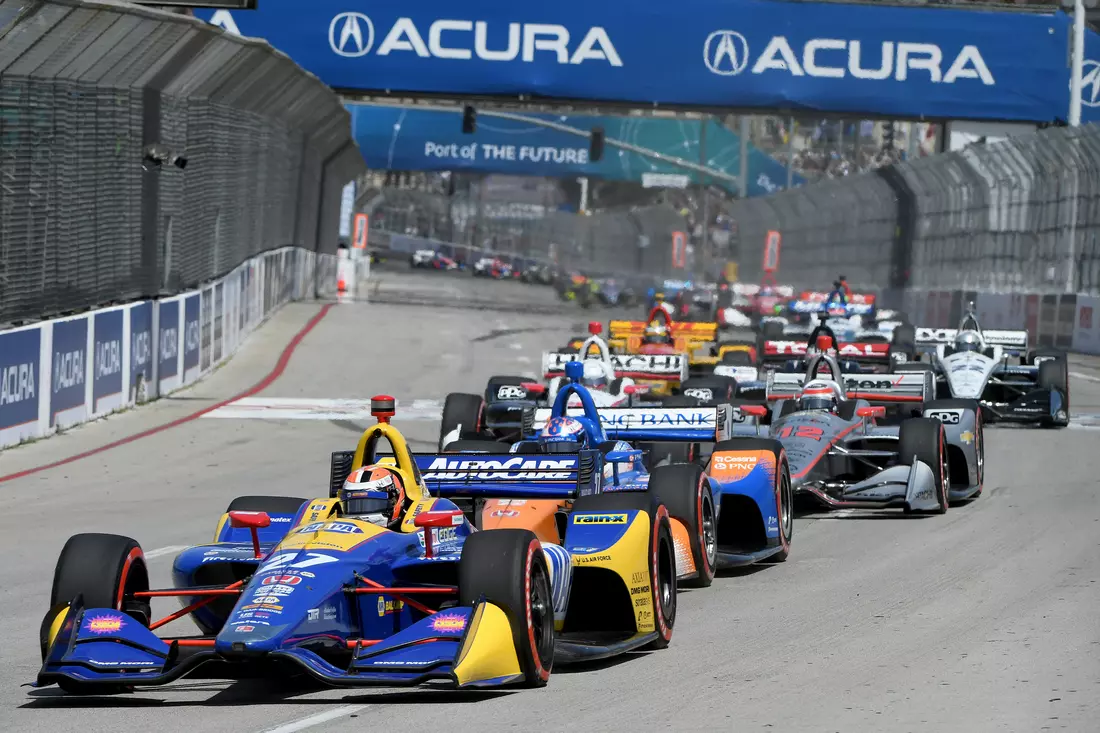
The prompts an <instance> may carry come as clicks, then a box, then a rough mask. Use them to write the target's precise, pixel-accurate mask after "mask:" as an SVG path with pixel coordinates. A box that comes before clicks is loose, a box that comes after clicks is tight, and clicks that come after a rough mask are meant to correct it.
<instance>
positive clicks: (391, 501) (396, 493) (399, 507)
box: [338, 466, 407, 529]
mask: <svg viewBox="0 0 1100 733" xmlns="http://www.w3.org/2000/svg"><path fill="white" fill-rule="evenodd" d="M338 498H339V499H340V505H341V506H342V507H343V510H344V515H345V516H348V517H352V518H354V519H360V520H362V521H364V522H370V523H371V524H377V525H379V526H385V527H389V528H391V529H392V528H393V527H395V526H397V525H400V524H401V519H402V517H403V516H404V513H405V512H404V510H405V502H406V499H407V495H406V493H405V483H404V481H402V480H401V475H400V474H399V473H397V471H394V470H393V469H392V468H387V467H385V466H365V467H363V468H360V469H358V470H355V471H352V472H351V475H350V476H348V477H347V479H346V480H345V481H344V486H343V487H342V488H341V489H340V493H339V497H338Z"/></svg>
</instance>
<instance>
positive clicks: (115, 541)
mask: <svg viewBox="0 0 1100 733" xmlns="http://www.w3.org/2000/svg"><path fill="white" fill-rule="evenodd" d="M147 590H149V571H148V569H147V567H146V565H145V554H144V553H143V552H142V551H141V545H139V544H138V543H137V540H134V539H131V538H129V537H123V536H121V535H117V534H99V533H88V534H77V535H73V536H72V537H70V538H69V541H68V542H66V543H65V546H64V547H63V548H62V549H61V555H60V556H59V557H58V558H57V565H56V566H55V567H54V571H53V587H52V589H51V590H50V610H49V611H47V613H46V615H45V617H44V618H43V619H42V626H41V628H40V631H39V644H40V647H41V651H42V659H43V661H45V659H46V651H47V650H48V649H49V645H50V641H51V640H52V638H51V637H52V634H51V632H52V631H55V630H54V629H53V627H54V622H55V621H56V619H57V618H58V616H60V615H61V614H62V613H64V612H65V610H66V609H67V608H68V606H69V603H71V602H72V601H73V599H74V598H76V597H77V596H81V597H82V598H83V605H84V608H114V609H117V610H119V611H122V612H123V613H125V614H126V615H128V616H130V617H131V618H133V619H134V620H136V621H137V622H138V623H140V624H142V625H143V626H148V625H149V622H150V621H151V620H152V610H151V609H150V606H149V602H148V601H140V600H134V599H131V600H128V601H123V596H124V595H128V594H131V593H137V592H139V591H147ZM58 684H59V686H60V687H61V689H63V690H65V691H66V692H89V693H90V692H93V691H94V692H104V693H106V692H115V691H118V689H124V688H120V687H119V686H117V685H112V686H110V688H104V687H102V686H99V685H88V684H81V683H78V682H67V681H62V682H59V683H58Z"/></svg>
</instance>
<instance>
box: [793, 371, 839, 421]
mask: <svg viewBox="0 0 1100 733" xmlns="http://www.w3.org/2000/svg"><path fill="white" fill-rule="evenodd" d="M840 396H841V392H840V385H838V384H837V383H836V382H834V381H832V380H831V379H813V380H810V381H809V382H807V383H806V386H805V387H803V388H802V391H801V392H800V393H799V395H798V409H799V410H826V411H828V412H834V413H835V412H836V411H837V408H838V407H839V406H840Z"/></svg>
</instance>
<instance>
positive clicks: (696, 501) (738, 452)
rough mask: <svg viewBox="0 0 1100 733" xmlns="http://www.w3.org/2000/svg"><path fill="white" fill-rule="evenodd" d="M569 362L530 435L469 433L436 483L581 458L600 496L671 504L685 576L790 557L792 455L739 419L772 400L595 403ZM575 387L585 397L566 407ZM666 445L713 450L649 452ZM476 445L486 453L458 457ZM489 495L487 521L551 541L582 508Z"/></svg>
mask: <svg viewBox="0 0 1100 733" xmlns="http://www.w3.org/2000/svg"><path fill="white" fill-rule="evenodd" d="M565 370H566V378H567V379H569V380H570V382H569V383H568V384H566V385H565V386H563V387H562V388H561V390H560V391H559V393H558V395H557V398H556V399H555V401H554V405H553V406H552V407H551V408H549V409H536V408H527V414H525V416H524V418H523V423H524V425H526V430H527V435H528V439H526V440H523V441H520V442H518V443H515V444H511V445H509V444H501V443H494V442H491V441H479V442H475V441H463V442H462V443H461V444H460V446H461V447H459V448H458V449H457V450H455V451H454V452H453V453H452V456H453V458H452V459H451V460H450V461H446V460H444V459H443V458H438V457H437V458H434V459H432V462H431V463H430V464H428V463H422V464H421V469H422V470H425V471H428V472H429V473H426V474H425V476H426V480H429V485H432V484H431V481H432V480H440V481H441V482H442V483H443V484H447V483H448V482H450V481H452V480H459V479H449V478H448V477H447V474H446V473H445V471H463V470H472V469H474V468H476V467H477V466H478V465H482V463H481V462H483V461H484V462H489V463H490V464H491V465H505V463H506V462H507V461H508V460H509V459H511V460H518V459H517V456H526V455H529V454H546V453H551V452H552V455H554V456H562V457H564V456H566V455H576V456H577V457H578V459H579V461H580V462H581V465H582V466H584V468H582V471H583V472H584V473H586V474H588V475H590V476H591V477H592V480H593V481H594V482H596V484H597V485H596V487H595V488H596V489H597V490H598V491H600V492H601V493H603V494H605V495H610V494H613V493H615V492H623V493H627V492H639V491H646V492H648V493H650V494H653V495H655V496H657V497H658V498H659V500H660V501H661V503H662V504H663V505H664V506H666V507H667V508H668V511H669V515H670V518H671V527H672V536H673V540H674V542H675V545H676V564H677V576H678V580H679V582H680V584H681V585H685V586H686V585H692V586H709V585H710V584H711V583H712V581H713V579H714V575H715V571H716V570H717V569H721V568H729V567H737V566H742V565H749V564H753V563H757V562H762V561H769V560H770V561H777V562H781V561H783V560H785V559H786V558H787V555H788V553H789V552H790V543H791V539H792V536H793V532H794V524H793V513H792V505H793V492H792V489H791V478H790V468H789V466H788V462H787V457H786V453H785V451H784V449H783V446H782V445H781V444H780V442H779V441H777V440H773V439H771V438H768V437H755V436H752V437H749V436H738V435H736V433H737V432H738V429H737V426H740V425H742V424H749V423H750V422H752V421H753V417H754V414H755V411H758V410H763V408H761V407H759V406H755V405H743V406H733V405H728V404H718V405H711V406H702V405H700V406H682V407H631V408H597V407H596V405H595V403H594V401H593V400H592V397H591V395H590V394H589V392H588V390H587V389H586V388H585V387H584V386H583V385H582V384H580V379H581V376H582V374H583V372H582V369H581V365H579V364H578V363H576V362H571V363H568V364H566V365H565ZM574 395H575V396H576V398H577V399H579V400H580V402H581V405H582V406H581V407H576V408H568V409H567V405H568V404H569V401H570V399H571V397H572V396H574ZM669 443H681V444H687V445H688V446H691V447H693V448H701V447H702V446H707V447H708V448H710V449H712V450H711V454H710V456H709V458H705V459H702V458H701V459H695V460H689V461H687V462H676V463H673V462H664V461H662V462H661V464H660V465H657V466H655V467H654V468H652V470H650V469H649V468H648V467H647V466H648V464H649V463H650V461H649V460H648V456H647V455H646V454H647V452H648V451H652V450H655V449H656V447H657V446H660V445H667V444H669ZM505 451H507V453H505ZM697 452H700V451H698V450H692V451H689V452H688V454H687V455H694V454H695V453H697ZM471 453H482V454H489V455H480V456H478V457H477V458H474V457H472V456H466V457H460V456H462V454H471ZM497 454H499V455H497ZM437 472H440V473H437ZM437 477H439V478H437ZM443 490H445V489H443ZM486 496H489V494H486ZM492 496H493V498H490V499H487V500H485V501H484V502H483V504H482V505H481V506H479V507H478V508H477V510H476V512H475V521H476V522H477V524H478V525H479V526H480V527H482V528H485V529H496V528H523V529H528V530H531V531H533V532H534V533H535V534H536V535H537V536H538V537H539V539H540V540H542V541H543V542H544V543H557V542H560V541H561V538H562V537H563V536H565V535H566V533H567V531H568V528H569V527H571V521H572V519H571V517H572V516H573V515H574V514H575V513H576V511H577V509H576V506H575V504H573V503H572V502H571V501H570V500H568V499H561V498H557V499H556V498H553V497H544V498H532V497H530V496H528V497H526V498H522V499H516V498H514V497H511V496H509V495H508V494H506V493H503V492H498V493H496V494H492Z"/></svg>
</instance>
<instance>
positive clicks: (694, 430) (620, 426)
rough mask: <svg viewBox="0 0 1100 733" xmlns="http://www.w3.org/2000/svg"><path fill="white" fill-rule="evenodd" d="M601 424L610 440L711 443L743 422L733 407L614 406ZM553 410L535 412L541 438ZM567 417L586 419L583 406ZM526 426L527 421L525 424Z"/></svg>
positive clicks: (602, 413)
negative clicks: (735, 424) (736, 424)
mask: <svg viewBox="0 0 1100 733" xmlns="http://www.w3.org/2000/svg"><path fill="white" fill-rule="evenodd" d="M598 412H599V416H600V423H601V425H602V426H603V431H604V434H606V435H607V437H608V439H610V440H655V441H667V442H679V441H684V442H690V443H708V442H713V441H718V440H725V439H726V438H727V437H729V436H730V435H731V434H732V430H733V423H735V422H742V417H743V416H742V415H741V413H740V411H739V410H737V409H736V408H734V407H731V406H730V405H717V406H713V407H615V408H601V409H600V410H599V411H598ZM552 413H553V411H552V410H550V409H546V408H542V409H536V410H534V415H533V418H534V419H533V421H532V423H531V427H530V430H531V431H532V434H534V435H538V434H539V433H540V432H541V431H542V429H543V428H544V427H546V423H547V422H548V421H549V420H550V418H551V417H552ZM565 414H566V415H567V416H568V417H584V409H583V408H581V407H577V408H570V409H568V410H566V413H565ZM524 425H525V426H526V425H527V422H526V421H524Z"/></svg>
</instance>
